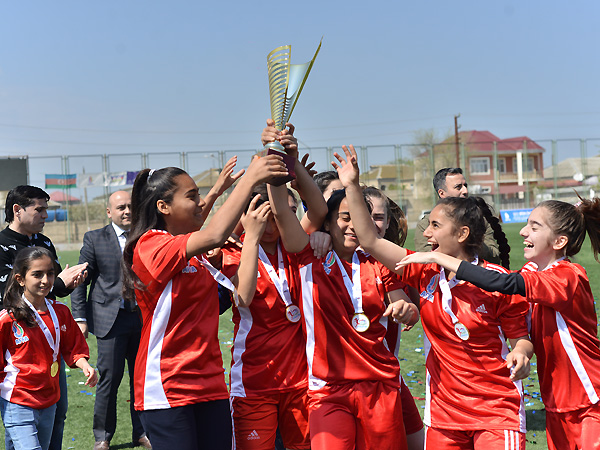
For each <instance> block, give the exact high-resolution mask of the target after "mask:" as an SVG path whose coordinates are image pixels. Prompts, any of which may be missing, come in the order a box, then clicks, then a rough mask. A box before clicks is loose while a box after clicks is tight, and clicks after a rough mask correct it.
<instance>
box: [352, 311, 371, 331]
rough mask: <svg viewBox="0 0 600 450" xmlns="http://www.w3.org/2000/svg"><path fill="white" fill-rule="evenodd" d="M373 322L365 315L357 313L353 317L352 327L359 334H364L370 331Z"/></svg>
mask: <svg viewBox="0 0 600 450" xmlns="http://www.w3.org/2000/svg"><path fill="white" fill-rule="evenodd" d="M370 325H371V322H369V318H368V317H367V316H366V314H364V313H356V314H354V316H352V327H353V328H354V329H355V330H356V331H358V332H359V333H364V332H365V331H367V330H368V329H369V326H370Z"/></svg>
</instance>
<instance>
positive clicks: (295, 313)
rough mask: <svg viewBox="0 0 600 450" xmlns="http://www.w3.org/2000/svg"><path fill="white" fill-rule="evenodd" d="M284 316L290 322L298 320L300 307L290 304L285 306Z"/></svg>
mask: <svg viewBox="0 0 600 450" xmlns="http://www.w3.org/2000/svg"><path fill="white" fill-rule="evenodd" d="M285 317H286V318H287V320H289V321H290V322H292V323H296V322H298V321H299V320H300V308H298V307H297V306H296V305H290V306H288V307H287V308H285Z"/></svg>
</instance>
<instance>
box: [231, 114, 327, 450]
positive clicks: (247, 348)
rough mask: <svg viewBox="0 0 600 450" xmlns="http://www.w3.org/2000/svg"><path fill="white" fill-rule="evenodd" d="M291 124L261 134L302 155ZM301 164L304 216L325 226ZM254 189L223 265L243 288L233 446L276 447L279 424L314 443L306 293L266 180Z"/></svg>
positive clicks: (288, 441)
mask: <svg viewBox="0 0 600 450" xmlns="http://www.w3.org/2000/svg"><path fill="white" fill-rule="evenodd" d="M267 124H268V125H269V122H267ZM288 126H289V130H285V131H286V133H285V134H284V135H280V134H277V130H276V129H275V127H270V126H267V128H265V130H264V131H263V135H262V140H263V143H266V142H268V141H272V140H273V139H276V138H277V139H279V141H280V142H281V143H282V144H283V145H284V147H285V148H286V152H287V153H288V155H290V156H293V157H295V158H296V159H297V144H296V139H295V138H294V137H293V135H292V134H291V133H292V132H293V130H294V128H293V126H292V125H291V124H288ZM265 141H266V142H265ZM295 172H296V180H295V182H294V186H295V188H296V190H297V191H298V192H299V193H300V195H301V197H302V198H304V199H306V204H307V208H308V209H307V212H306V214H305V215H304V217H303V219H302V222H303V225H304V227H305V228H306V230H307V231H308V232H312V231H314V230H315V229H318V228H319V227H320V226H321V223H322V222H323V219H324V217H325V215H326V213H327V206H326V204H325V201H324V200H323V198H322V196H321V195H320V192H319V189H318V187H317V186H316V184H315V183H314V182H313V180H312V177H311V176H310V175H309V173H308V171H307V170H306V168H305V167H304V164H303V163H301V162H300V161H297V162H296V164H295ZM255 193H257V194H258V195H257V196H256V197H255V198H254V199H253V200H252V201H251V203H250V206H249V209H248V211H247V213H246V214H245V215H244V216H243V217H242V224H243V226H244V230H245V233H244V236H243V238H244V244H243V247H242V250H241V251H240V250H239V248H237V247H233V246H229V247H227V248H225V249H223V273H224V274H225V275H227V276H228V277H230V278H231V280H232V282H233V284H234V285H235V286H236V289H237V296H236V302H235V305H234V308H233V321H234V324H235V328H234V342H233V348H232V359H231V364H232V367H231V409H232V417H233V425H234V437H235V441H234V442H235V444H234V448H236V449H241V450H272V449H273V448H274V446H275V436H276V431H277V428H278V427H279V431H280V434H281V437H282V440H283V443H284V444H285V448H288V449H309V448H310V441H309V434H308V410H307V402H308V398H307V383H308V381H307V372H308V368H307V365H306V357H305V339H304V335H303V331H302V325H301V321H300V320H301V315H300V308H299V306H298V304H299V301H298V298H297V296H296V295H294V294H295V289H294V288H295V286H294V285H295V284H296V282H295V281H294V280H293V279H292V272H291V269H290V258H289V256H288V254H287V252H286V251H285V249H284V248H282V245H281V243H280V239H279V230H278V228H277V225H276V224H275V221H274V220H273V216H272V214H271V213H270V211H271V210H270V205H269V203H268V195H267V187H266V185H260V186H258V187H257V188H256V189H255ZM287 193H288V196H287V200H288V204H289V207H290V208H291V209H292V210H293V211H294V213H295V212H296V208H297V201H296V198H295V196H294V194H293V193H292V192H291V191H290V190H289V189H288V190H287ZM257 273H258V276H257Z"/></svg>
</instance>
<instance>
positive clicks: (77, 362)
mask: <svg viewBox="0 0 600 450" xmlns="http://www.w3.org/2000/svg"><path fill="white" fill-rule="evenodd" d="M55 274H56V264H55V262H54V257H53V255H52V253H51V252H50V251H49V250H48V249H46V248H43V247H26V248H23V249H22V250H20V251H19V252H18V253H17V255H16V257H15V261H14V263H13V269H12V272H11V274H10V277H9V281H8V286H7V288H6V292H5V295H4V307H5V308H6V309H4V310H3V311H1V312H0V364H1V365H2V372H0V412H1V413H2V420H3V422H4V428H5V431H6V436H5V446H6V449H16V450H31V449H44V450H46V449H48V446H49V445H50V437H51V434H52V428H53V426H54V412H55V410H56V402H57V401H58V399H59V397H60V389H59V386H58V369H59V362H58V361H59V354H60V355H62V357H63V358H64V360H65V362H66V363H67V364H68V365H69V366H71V367H74V366H77V367H79V368H80V369H82V370H83V373H84V374H85V376H86V377H87V380H86V382H85V384H86V385H88V386H91V387H94V386H95V385H96V382H97V376H96V371H95V370H94V369H93V368H92V367H91V366H90V365H89V363H88V362H87V359H88V358H89V357H90V355H89V350H88V346H87V344H86V343H85V339H84V337H83V335H82V334H81V331H80V330H79V327H78V326H77V324H76V323H75V320H74V319H73V316H72V315H71V311H70V310H69V308H68V307H67V306H66V305H63V304H62V303H59V302H57V301H55V300H48V299H47V298H46V296H47V295H48V293H49V292H50V290H51V289H52V285H53V283H54V279H55V276H56V275H55Z"/></svg>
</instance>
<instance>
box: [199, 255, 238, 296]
mask: <svg viewBox="0 0 600 450" xmlns="http://www.w3.org/2000/svg"><path fill="white" fill-rule="evenodd" d="M196 259H198V257H196ZM199 261H200V264H202V265H203V266H204V267H205V268H206V270H208V271H209V272H210V274H211V275H212V277H213V278H214V279H215V281H216V282H217V283H219V284H220V285H221V286H223V287H224V288H227V289H229V290H230V291H231V292H235V286H234V285H233V283H232V282H231V280H230V279H229V278H227V277H226V276H225V275H223V272H221V271H219V270H217V269H216V268H215V267H213V265H212V264H211V263H209V262H208V260H207V259H206V258H205V257H204V255H202V259H201V260H199Z"/></svg>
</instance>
